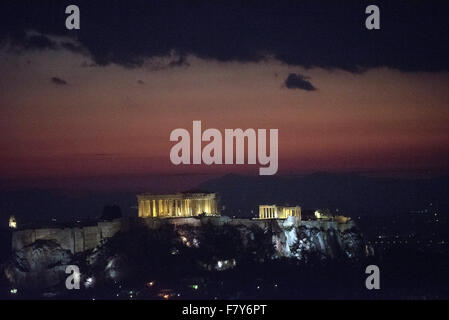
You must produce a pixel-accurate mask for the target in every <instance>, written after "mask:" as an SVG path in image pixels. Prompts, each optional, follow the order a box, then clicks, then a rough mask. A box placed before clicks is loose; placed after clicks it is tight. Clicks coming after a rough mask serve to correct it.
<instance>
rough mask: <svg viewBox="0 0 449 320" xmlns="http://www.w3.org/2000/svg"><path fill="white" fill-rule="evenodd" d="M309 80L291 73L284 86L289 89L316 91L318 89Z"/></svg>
mask: <svg viewBox="0 0 449 320" xmlns="http://www.w3.org/2000/svg"><path fill="white" fill-rule="evenodd" d="M307 79H309V78H308V77H305V76H302V75H300V74H299V73H290V74H289V75H288V77H287V79H285V83H284V84H285V86H286V87H287V88H288V89H301V90H306V91H315V90H316V88H315V87H314V86H313V85H312V84H311V83H310V81H308V80H307Z"/></svg>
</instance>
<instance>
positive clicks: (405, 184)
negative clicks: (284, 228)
mask: <svg viewBox="0 0 449 320" xmlns="http://www.w3.org/2000/svg"><path fill="white" fill-rule="evenodd" d="M198 187H199V188H201V189H207V190H210V191H216V192H218V193H219V194H220V196H221V203H222V204H223V205H224V206H225V210H224V213H225V214H228V215H236V216H242V217H250V216H253V215H255V214H257V207H258V205H259V204H288V205H300V206H301V207H302V208H303V209H317V208H329V209H331V210H332V211H337V210H338V212H339V213H341V214H343V215H344V214H346V215H349V216H355V215H357V216H364V215H377V216H380V215H389V214H392V213H407V212H411V211H420V210H425V209H428V208H429V206H430V207H433V208H438V209H439V210H440V211H448V208H449V176H443V177H438V178H427V179H399V178H373V177H365V176H361V175H358V174H330V173H314V174H310V175H304V176H240V175H234V174H229V175H226V176H223V177H221V178H218V179H213V180H209V181H207V182H205V183H202V184H200V185H199V186H198Z"/></svg>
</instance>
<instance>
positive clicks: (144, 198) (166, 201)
mask: <svg viewBox="0 0 449 320" xmlns="http://www.w3.org/2000/svg"><path fill="white" fill-rule="evenodd" d="M137 201H138V204H139V217H141V218H146V217H153V218H168V217H192V216H197V215H200V214H205V215H218V205H217V195H216V194H215V193H204V192H195V193H175V194H151V193H143V194H139V195H138V196H137Z"/></svg>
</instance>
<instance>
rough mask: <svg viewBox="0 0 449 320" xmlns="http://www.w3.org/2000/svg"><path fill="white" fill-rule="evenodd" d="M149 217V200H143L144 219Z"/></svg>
mask: <svg viewBox="0 0 449 320" xmlns="http://www.w3.org/2000/svg"><path fill="white" fill-rule="evenodd" d="M149 215H150V200H145V217H148V216H149Z"/></svg>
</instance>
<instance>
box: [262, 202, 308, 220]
mask: <svg viewBox="0 0 449 320" xmlns="http://www.w3.org/2000/svg"><path fill="white" fill-rule="evenodd" d="M289 216H292V217H299V218H301V207H300V206H294V207H284V206H277V205H274V204H273V205H260V206H259V219H287V217H289Z"/></svg>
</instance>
